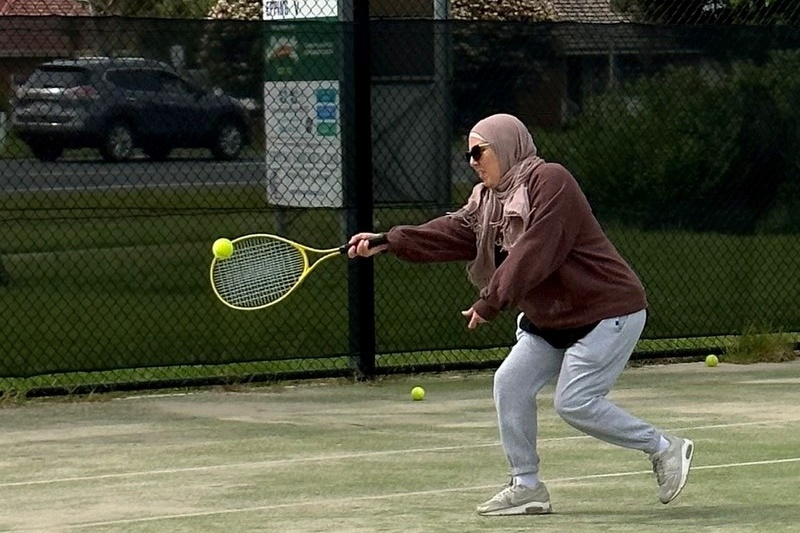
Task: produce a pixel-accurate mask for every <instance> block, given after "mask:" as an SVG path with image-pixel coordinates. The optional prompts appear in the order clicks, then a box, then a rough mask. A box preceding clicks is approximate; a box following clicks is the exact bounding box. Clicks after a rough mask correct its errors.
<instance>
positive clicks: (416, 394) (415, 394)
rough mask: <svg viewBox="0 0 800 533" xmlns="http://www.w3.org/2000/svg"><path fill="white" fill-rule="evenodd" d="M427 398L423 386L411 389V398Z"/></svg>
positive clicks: (415, 399)
mask: <svg viewBox="0 0 800 533" xmlns="http://www.w3.org/2000/svg"><path fill="white" fill-rule="evenodd" d="M424 398H425V389H423V388H422V387H414V388H413V389H411V399H412V400H414V401H415V402H418V401H420V400H422V399H424Z"/></svg>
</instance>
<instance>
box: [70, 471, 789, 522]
mask: <svg viewBox="0 0 800 533" xmlns="http://www.w3.org/2000/svg"><path fill="white" fill-rule="evenodd" d="M798 462H800V457H791V458H788V459H770V460H764V461H747V462H744V463H726V464H719V465H706V466H696V467H693V468H692V470H720V469H723V468H739V467H745V466H765V465H776V464H785V463H798ZM652 473H653V471H652V470H635V471H631V472H614V473H609V474H590V475H587V476H576V477H565V478H557V479H550V480H548V481H547V483H548V484H550V485H555V484H558V483H570V482H574V481H587V480H592V479H607V478H618V477H628V476H639V475H643V474H652ZM497 486H498V484H497V483H493V484H491V485H474V486H471V487H454V488H449V489H433V490H419V491H411V492H393V493H390V494H372V495H369V496H355V497H349V498H329V499H324V498H323V499H316V500H306V501H301V502H292V503H277V504H274V505H259V506H255V507H240V508H237V509H220V510H216V511H199V512H194V513H176V514H167V515H160V516H147V517H143V518H128V519H122V520H109V521H105V522H87V523H84V524H72V525H69V526H67V529H84V528H93V527H105V526H118V525H123V524H141V523H146V522H157V521H161V520H174V519H181V518H199V517H203V516H221V515H230V514H238V513H254V512H261V511H272V510H276V509H286V508H291V507H303V506H308V505H342V506H347V505H349V504H352V503H354V502H365V501H374V500H390V499H393V498H407V497H409V496H428V495H436V494H446V493H449V492H471V491H478V490H487V489H491V488H497Z"/></svg>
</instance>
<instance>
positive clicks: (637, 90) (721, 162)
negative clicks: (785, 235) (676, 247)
mask: <svg viewBox="0 0 800 533" xmlns="http://www.w3.org/2000/svg"><path fill="white" fill-rule="evenodd" d="M787 69H789V70H787ZM798 69H800V55H798V54H797V53H779V54H774V55H773V56H771V58H770V60H769V61H768V62H767V63H766V64H765V65H763V66H758V65H754V64H752V63H747V62H742V63H735V64H733V65H731V66H729V67H727V68H723V67H721V66H718V67H715V68H710V67H706V68H701V67H670V68H667V69H666V70H664V71H663V72H661V73H659V74H657V75H656V76H653V77H650V78H645V79H641V80H638V81H635V82H633V83H630V84H628V85H624V86H621V87H619V88H617V89H614V90H611V91H608V92H606V93H604V94H600V95H598V96H595V97H594V98H591V99H589V100H588V101H587V103H586V105H585V108H584V110H583V112H582V114H581V115H580V116H579V117H578V118H577V119H576V121H575V122H574V123H573V124H572V125H571V127H570V128H569V129H568V130H567V131H565V132H563V133H560V134H555V136H556V137H557V138H549V139H547V140H546V141H545V142H544V143H542V144H543V147H546V150H542V153H544V154H545V156H546V157H549V158H550V159H554V160H558V161H562V162H564V163H566V164H567V165H568V166H569V167H570V168H571V169H572V170H573V171H574V172H575V174H576V176H577V177H578V178H579V179H580V181H581V182H582V185H583V186H584V189H585V190H586V192H587V195H588V196H589V197H590V200H591V201H592V202H593V204H594V205H595V207H596V209H597V210H598V211H599V212H600V213H601V214H603V215H604V216H605V217H606V218H609V219H616V220H618V221H621V222H623V223H625V224H630V225H635V226H639V227H643V228H683V229H690V230H697V231H719V232H725V233H752V232H755V231H757V230H769V231H793V230H796V229H798V228H800V225H797V220H795V219H794V217H792V216H790V215H789V213H790V212H791V211H792V210H791V209H789V208H787V206H786V205H785V202H786V200H781V199H782V198H786V197H787V195H786V194H785V193H786V192H789V191H793V190H796V188H797V187H798V183H800V165H799V164H798V162H800V155H798V154H799V152H798V148H797V142H796V141H797V139H798V137H799V135H798V131H800V105H798V104H800V96H799V95H800V86H798V85H800V84H799V83H798V81H796V78H795V77H791V76H786V72H797V71H798ZM547 136H548V135H546V134H545V135H544V137H547ZM550 136H551V137H552V136H553V134H550ZM789 202H790V204H791V205H795V204H794V202H795V201H794V200H789ZM776 209H777V210H779V212H781V213H783V215H781V216H769V215H770V214H771V213H772V212H774V211H775V210H776ZM762 222H763V224H762Z"/></svg>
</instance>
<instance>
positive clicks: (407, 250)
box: [386, 215, 477, 263]
mask: <svg viewBox="0 0 800 533" xmlns="http://www.w3.org/2000/svg"><path fill="white" fill-rule="evenodd" d="M386 238H387V241H388V243H389V253H390V254H393V255H395V256H397V257H399V258H400V259H403V260H405V261H409V262H414V263H439V262H445V261H469V260H472V259H474V258H475V255H476V253H477V248H476V244H475V233H474V232H473V231H472V229H470V228H469V227H467V226H465V225H464V224H462V223H461V222H460V221H458V220H454V219H453V218H452V217H449V216H447V215H444V216H441V217H438V218H434V219H433V220H430V221H428V222H426V223H424V224H421V225H419V226H395V227H393V228H392V229H390V230H389V231H388V232H387V233H386Z"/></svg>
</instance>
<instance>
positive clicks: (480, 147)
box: [464, 143, 490, 165]
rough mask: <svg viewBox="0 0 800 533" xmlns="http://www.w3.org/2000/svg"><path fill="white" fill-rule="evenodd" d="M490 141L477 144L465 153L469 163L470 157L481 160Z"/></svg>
mask: <svg viewBox="0 0 800 533" xmlns="http://www.w3.org/2000/svg"><path fill="white" fill-rule="evenodd" d="M489 144H490V143H482V144H476V145H475V146H473V147H472V148H470V150H469V152H465V153H464V159H466V161H467V164H468V165H469V163H470V159H474V160H475V161H480V160H481V156H482V155H483V152H485V151H486V148H487V147H488V146H489Z"/></svg>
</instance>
